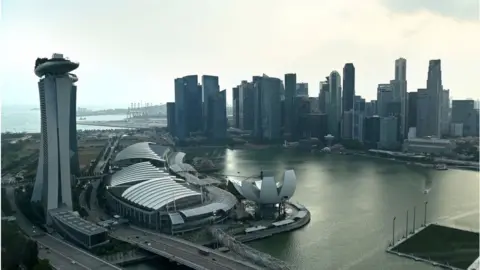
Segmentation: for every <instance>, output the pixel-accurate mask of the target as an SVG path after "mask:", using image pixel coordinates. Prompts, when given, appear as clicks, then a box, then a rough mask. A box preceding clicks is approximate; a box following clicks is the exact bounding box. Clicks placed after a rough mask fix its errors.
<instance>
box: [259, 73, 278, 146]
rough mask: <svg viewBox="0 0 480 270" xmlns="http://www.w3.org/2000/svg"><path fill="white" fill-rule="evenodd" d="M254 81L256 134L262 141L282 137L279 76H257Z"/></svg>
mask: <svg viewBox="0 0 480 270" xmlns="http://www.w3.org/2000/svg"><path fill="white" fill-rule="evenodd" d="M253 82H254V118H255V125H254V129H253V134H254V136H255V137H256V138H257V139H258V140H260V141H262V140H267V141H275V140H281V138H282V123H281V108H280V104H281V88H282V87H281V85H282V81H281V80H280V79H278V78H272V77H268V76H266V75H263V76H262V77H260V76H255V77H254V79H253Z"/></svg>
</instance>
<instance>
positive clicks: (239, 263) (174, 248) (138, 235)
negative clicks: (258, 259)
mask: <svg viewBox="0 0 480 270" xmlns="http://www.w3.org/2000/svg"><path fill="white" fill-rule="evenodd" d="M110 235H111V236H112V237H114V238H116V239H118V240H121V241H126V242H129V243H132V244H136V245H138V246H139V247H141V248H143V249H145V250H148V251H150V252H152V253H155V254H158V255H160V256H162V257H165V258H168V259H170V260H172V261H176V262H178V263H181V264H183V265H186V266H188V267H191V268H193V269H202V270H206V269H208V270H210V269H211V270H220V269H222V270H223V269H232V270H237V269H238V270H247V269H248V270H253V269H262V268H260V267H258V266H255V265H253V264H251V263H250V262H246V261H243V260H240V259H236V258H233V257H231V256H228V255H226V254H223V253H221V252H218V251H215V250H211V249H209V248H206V247H203V246H199V245H196V244H194V243H191V242H188V241H185V240H183V239H179V238H176V237H171V236H168V235H164V234H156V233H152V232H149V231H145V230H142V229H139V228H132V227H119V228H118V229H116V230H114V231H112V232H111V233H110ZM198 249H202V250H205V251H208V252H209V254H208V255H200V254H199V252H198Z"/></svg>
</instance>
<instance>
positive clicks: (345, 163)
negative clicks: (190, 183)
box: [225, 149, 479, 270]
mask: <svg viewBox="0 0 480 270" xmlns="http://www.w3.org/2000/svg"><path fill="white" fill-rule="evenodd" d="M225 158H226V162H225V164H226V167H225V174H227V175H238V172H240V175H242V176H251V175H258V174H259V172H260V170H264V171H275V172H282V171H284V170H285V169H294V170H295V172H296V174H297V178H298V183H297V190H296V192H295V195H294V197H293V199H292V200H293V201H298V202H300V203H302V204H304V205H305V206H306V207H307V208H308V209H309V210H310V212H311V214H312V217H311V222H310V223H309V224H308V225H307V226H306V227H304V228H303V229H300V230H298V231H294V232H291V233H285V234H281V235H276V236H273V237H271V238H268V239H265V240H260V241H257V242H253V243H251V244H250V245H251V246H252V247H255V248H257V249H259V250H261V251H264V252H267V253H269V254H271V255H273V256H275V257H277V258H280V259H283V260H285V261H287V262H289V263H291V264H293V265H294V266H295V268H296V269H392V270H395V269H433V267H431V266H429V265H427V264H423V263H418V262H414V261H412V260H409V259H404V258H400V257H397V256H394V255H389V254H387V253H386V252H385V248H386V247H387V244H388V241H389V240H391V239H392V219H393V217H394V216H396V217H397V218H396V228H397V232H396V233H397V234H398V235H401V234H402V233H404V231H405V226H406V211H407V210H409V215H410V216H409V225H408V226H409V228H411V226H412V222H413V208H414V206H416V224H417V226H419V225H420V223H421V222H423V219H424V201H425V200H428V208H427V214H428V215H427V222H432V221H439V222H441V223H443V224H448V225H456V226H462V227H468V228H471V229H474V230H476V231H478V227H479V222H478V220H479V215H478V213H479V182H478V176H479V175H478V173H477V172H471V171H459V170H448V171H435V170H431V169H426V168H417V167H410V166H407V165H405V164H401V163H396V162H391V161H385V160H379V159H368V158H360V157H355V156H337V155H328V154H311V153H308V152H307V153H305V152H296V151H295V150H283V149H278V150H262V151H252V150H234V151H231V150H227V151H226V155H225ZM426 188H427V189H428V190H429V192H428V193H427V194H425V193H424V190H425V189H426Z"/></svg>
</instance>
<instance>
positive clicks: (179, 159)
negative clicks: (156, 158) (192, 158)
mask: <svg viewBox="0 0 480 270" xmlns="http://www.w3.org/2000/svg"><path fill="white" fill-rule="evenodd" d="M185 155H186V154H185V153H183V152H175V153H173V154H172V155H171V156H170V158H169V159H168V161H169V163H170V164H171V165H173V164H179V163H183V159H184V158H185Z"/></svg>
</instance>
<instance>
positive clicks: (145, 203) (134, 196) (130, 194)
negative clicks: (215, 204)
mask: <svg viewBox="0 0 480 270" xmlns="http://www.w3.org/2000/svg"><path fill="white" fill-rule="evenodd" d="M122 197H123V198H124V199H126V200H128V201H131V202H133V203H135V204H138V205H140V206H142V207H145V208H148V209H152V210H155V211H156V210H159V209H161V208H162V207H164V206H166V205H168V204H170V203H173V202H174V201H176V200H179V199H183V198H188V197H190V198H192V200H198V201H200V200H201V194H200V193H199V192H197V191H194V190H191V189H189V188H187V187H185V186H183V185H181V184H179V183H177V182H175V181H174V180H172V178H171V177H164V178H156V179H152V180H148V181H145V182H142V183H139V184H136V185H134V186H131V187H129V188H127V189H126V190H125V191H124V192H123V194H122Z"/></svg>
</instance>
